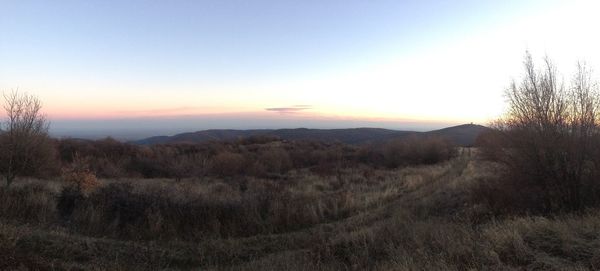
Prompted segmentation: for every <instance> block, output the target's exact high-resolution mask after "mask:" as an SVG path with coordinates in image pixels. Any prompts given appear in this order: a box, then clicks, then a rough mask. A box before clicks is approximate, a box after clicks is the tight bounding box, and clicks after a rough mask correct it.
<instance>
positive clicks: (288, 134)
mask: <svg viewBox="0 0 600 271" xmlns="http://www.w3.org/2000/svg"><path fill="white" fill-rule="evenodd" d="M487 129H489V128H487V127H485V126H481V125H475V124H463V125H458V126H453V127H448V128H444V129H440V130H433V131H428V132H415V131H398V130H389V129H381V128H351V129H307V128H297V129H276V130H275V129H258V130H230V129H223V130H204V131H198V132H191V133H182V134H177V135H174V136H156V137H149V138H145V139H141V140H137V141H133V142H132V143H134V144H138V145H153V144H173V143H190V144H194V143H202V142H209V141H229V140H237V139H241V138H247V137H251V136H261V135H264V136H274V137H278V138H281V139H283V140H316V141H324V142H341V143H346V144H365V143H377V142H383V141H387V140H390V139H395V138H402V137H406V136H411V135H414V136H419V137H428V136H440V137H443V138H447V139H448V140H450V141H452V142H454V143H455V144H457V145H460V146H469V145H473V143H474V142H475V139H476V138H477V136H478V135H479V134H480V133H481V132H483V131H485V130H487Z"/></svg>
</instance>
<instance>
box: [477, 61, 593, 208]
mask: <svg viewBox="0 0 600 271" xmlns="http://www.w3.org/2000/svg"><path fill="white" fill-rule="evenodd" d="M507 96H508V101H509V110H508V112H507V115H506V117H505V118H504V119H501V120H499V121H497V123H496V124H495V128H496V131H495V132H493V133H492V134H488V135H487V136H485V137H482V138H481V140H480V143H481V144H482V145H483V148H482V149H483V150H484V154H486V156H488V157H490V158H492V159H494V160H496V161H498V162H500V163H501V164H502V165H503V166H504V167H505V169H506V170H505V173H504V174H503V175H502V176H500V179H499V180H497V181H498V182H499V183H498V185H497V186H496V187H491V188H493V189H501V190H505V191H504V192H501V193H495V194H496V195H497V196H499V195H505V196H506V197H508V198H507V199H505V200H496V201H495V202H497V203H498V202H503V203H505V204H509V205H511V206H504V207H497V208H502V209H511V210H516V211H520V212H541V213H550V212H554V211H575V210H582V209H584V208H586V207H589V206H593V205H596V204H598V203H600V200H599V199H600V197H598V195H600V193H599V191H600V185H599V184H600V183H598V180H599V177H600V168H599V167H598V165H600V156H599V155H598V154H600V152H599V151H598V150H600V130H599V128H600V127H599V126H598V120H599V118H598V117H599V116H600V110H599V106H600V95H599V93H598V89H597V84H595V83H594V82H592V80H591V74H590V72H589V70H588V69H587V68H586V67H585V66H584V65H581V64H580V65H579V66H578V71H577V73H576V75H575V77H574V79H573V83H572V85H571V86H570V87H568V88H567V87H564V85H563V84H562V83H560V82H559V81H558V79H557V73H556V68H555V67H554V66H553V65H552V63H551V62H550V60H549V59H548V58H546V60H545V63H544V67H543V69H542V70H537V69H536V68H535V67H534V63H533V60H532V57H531V55H530V54H529V53H528V54H527V55H526V57H525V76H524V77H523V79H522V81H521V82H519V83H517V82H514V81H513V83H512V85H511V87H510V88H509V89H508V91H507ZM494 145H496V146H499V147H496V146H494Z"/></svg>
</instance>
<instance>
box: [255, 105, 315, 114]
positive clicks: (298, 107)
mask: <svg viewBox="0 0 600 271" xmlns="http://www.w3.org/2000/svg"><path fill="white" fill-rule="evenodd" d="M309 109H312V106H311V105H306V104H299V105H292V106H289V107H271V108H265V110H267V111H272V112H277V113H280V114H293V113H297V112H300V111H302V110H309Z"/></svg>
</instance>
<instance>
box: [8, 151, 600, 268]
mask: <svg viewBox="0 0 600 271" xmlns="http://www.w3.org/2000/svg"><path fill="white" fill-rule="evenodd" d="M498 170H500V169H499V168H498V167H497V166H496V165H494V164H493V163H490V162H485V161H481V160H480V159H479V158H478V157H477V155H476V153H475V152H470V151H466V150H465V151H462V152H461V154H460V155H459V156H458V157H457V158H454V159H452V160H450V161H448V162H444V163H440V164H436V165H430V166H417V167H407V168H400V169H394V170H388V169H373V168H366V167H357V168H346V169H342V170H340V171H339V172H338V173H337V174H335V175H333V176H319V175H315V174H313V173H311V172H309V171H303V170H298V171H293V172H291V173H289V174H288V175H287V176H282V177H280V178H279V179H276V180H259V179H249V180H245V181H244V185H243V187H244V188H243V189H241V188H240V187H242V186H241V185H240V182H239V181H236V180H234V178H233V179H189V180H182V181H175V180H165V179H160V180H158V179H154V180H101V183H102V186H107V185H108V184H109V183H119V182H127V183H131V184H132V189H134V190H135V192H134V193H138V194H144V193H150V192H148V191H156V190H157V189H159V191H162V192H161V193H163V194H165V193H166V195H168V196H171V195H173V197H178V196H177V195H180V194H185V195H188V196H189V197H201V198H203V199H204V200H207V199H211V200H215V201H220V202H223V201H224V202H226V203H227V205H226V206H230V207H228V208H230V209H227V210H233V211H236V210H237V209H235V208H238V207H236V206H238V205H235V204H234V203H236V202H238V203H239V202H242V203H244V202H245V201H244V199H246V197H247V196H246V194H248V193H253V192H252V191H253V189H254V190H257V189H259V188H257V187H261V188H260V189H263V190H260V191H266V190H264V188H262V187H267V186H273V185H275V186H278V187H280V188H278V190H276V191H277V192H278V193H282V196H281V197H273V199H277V200H279V201H277V202H276V204H272V203H271V204H270V205H269V207H268V210H269V211H268V212H264V213H263V214H261V215H260V217H262V219H263V220H261V221H263V222H260V223H258V222H257V224H256V225H259V226H260V227H259V226H256V225H254V226H253V227H254V228H252V229H249V232H242V231H243V229H244V227H245V225H243V223H242V222H235V223H237V224H235V223H234V222H227V221H225V220H223V219H221V218H219V219H215V220H208V219H207V220H206V223H211V225H213V226H211V227H212V228H211V229H215V230H206V231H202V232H201V233H198V232H192V231H190V232H186V231H177V230H174V231H173V232H170V233H167V231H166V230H165V229H168V227H167V226H165V225H169V223H170V222H169V221H167V219H169V217H177V216H173V215H171V216H169V214H166V213H164V212H163V213H160V212H158V213H150V214H149V213H148V210H149V209H144V210H145V211H144V219H146V220H151V221H152V223H146V222H145V224H143V225H146V226H144V228H133V229H127V231H125V230H122V229H121V230H120V231H121V232H117V228H115V230H114V231H115V232H113V229H112V228H111V229H110V230H106V229H95V228H93V227H91V228H85V229H84V228H82V227H80V226H79V225H84V224H76V223H77V222H76V221H75V220H74V219H73V220H71V219H64V218H61V217H60V214H59V213H60V212H59V208H58V207H57V202H58V199H59V195H60V192H61V190H62V189H63V187H64V186H65V184H63V183H61V182H58V181H40V180H20V181H19V183H18V184H17V185H15V186H14V187H12V188H10V189H9V190H7V189H6V188H5V189H4V190H2V197H3V198H0V204H1V206H0V269H5V270H180V269H184V270H595V269H598V268H600V234H598V233H600V212H598V210H588V211H587V212H585V213H582V214H564V215H557V216H554V217H539V216H512V217H511V216H502V217H499V216H493V215H492V212H491V210H488V209H487V208H486V207H485V206H483V205H481V204H478V203H476V202H473V200H472V198H473V195H472V193H473V191H476V190H473V189H472V188H473V187H474V186H475V185H477V184H478V182H482V181H485V180H486V179H487V178H493V177H494V175H495V174H497V172H498ZM273 183H276V184H273ZM28 187H36V188H35V189H28ZM161 189H162V190H161ZM24 191H25V192H24ZM165 191H167V192H165ZM257 191H258V190H257ZM171 193H172V194H171ZM178 193H179V194H178ZM190 195H192V196H190ZM256 195H259V194H256ZM91 198H92V196H90V199H91ZM281 199H289V200H281ZM174 202H175V201H174ZM176 202H190V201H186V200H183V199H181V200H179V201H176ZM193 206H197V205H193ZM203 206H204V205H203ZM240 208H241V207H240ZM265 208H267V207H265ZM240 210H247V209H240ZM277 210H279V211H277ZM90 212H91V213H90V214H88V215H91V216H93V215H94V214H95V213H94V212H93V211H90ZM244 215H245V214H244ZM257 217H258V215H257ZM151 218H152V219H153V220H152V219H151ZM120 219H121V220H122V219H123V218H122V217H121V218H120ZM113 220H114V219H113ZM85 221H88V220H85ZM91 221H102V220H91ZM236 221H237V220H236ZM240 221H241V220H240ZM248 221H251V220H248ZM264 221H266V222H264ZM109 222H110V221H109ZM81 223H83V222H81ZM110 223H117V222H110ZM110 223H109V224H107V225H108V226H107V227H108V228H110V225H111V224H110ZM227 223H230V224H227ZM269 223H270V224H272V225H270V224H269ZM74 225H75V226H74ZM85 225H87V224H85ZM132 225H134V224H132ZM135 225H137V224H135ZM173 225H175V224H173ZM248 226H249V227H250V226H251V225H248ZM152 227H157V229H156V231H155V233H156V235H154V236H153V235H150V236H149V235H144V234H142V233H145V232H152V231H151V229H149V228H152ZM173 227H174V226H173ZM173 229H180V228H173ZM240 229H241V230H240ZM133 233H139V234H133ZM209 233H210V234H209Z"/></svg>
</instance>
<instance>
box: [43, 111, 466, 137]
mask: <svg viewBox="0 0 600 271" xmlns="http://www.w3.org/2000/svg"><path fill="white" fill-rule="evenodd" d="M456 124H458V123H448V122H433V121H384V120H383V121H382V120H380V121H377V120H371V121H368V120H347V119H346V120H339V119H329V120H318V119H298V118H295V119H294V118H281V119H264V118H243V117H242V118H240V117H237V116H228V117H227V116H217V117H198V116H192V117H190V116H188V117H171V118H127V119H125V118H124V119H98V120H89V119H80V120H55V121H52V123H51V129H50V133H51V135H52V136H54V137H59V138H61V137H74V138H86V139H99V138H104V137H108V136H110V137H113V138H116V139H119V140H136V139H141V138H146V137H151V136H159V135H175V134H178V133H184V132H195V131H200V130H208V129H242V130H245V129H281V128H315V129H339V128H360V127H374V128H385V129H392V130H403V131H430V130H435V129H440V128H445V127H448V126H452V125H456Z"/></svg>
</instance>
